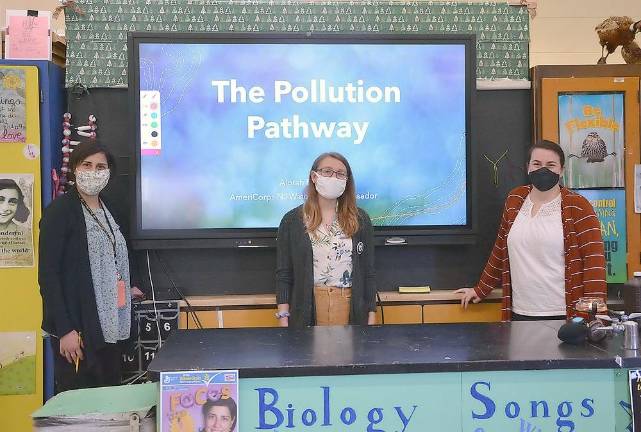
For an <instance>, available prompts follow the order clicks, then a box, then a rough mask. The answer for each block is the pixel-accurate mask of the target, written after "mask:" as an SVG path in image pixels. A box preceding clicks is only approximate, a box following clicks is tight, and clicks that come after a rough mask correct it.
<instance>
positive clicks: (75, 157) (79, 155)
mask: <svg viewBox="0 0 641 432" xmlns="http://www.w3.org/2000/svg"><path fill="white" fill-rule="evenodd" d="M97 153H102V154H104V155H105V157H106V158H107V166H108V167H109V171H110V175H111V177H113V176H115V175H116V159H115V158H114V156H113V155H112V154H111V152H110V151H109V149H107V147H105V146H104V145H102V144H100V143H99V142H97V141H92V142H83V143H80V144H78V145H77V146H76V148H75V149H74V150H73V152H72V153H71V157H70V158H69V172H68V173H67V177H68V178H69V180H74V178H75V176H74V171H76V167H77V166H78V165H80V164H81V163H82V161H84V160H85V159H87V158H88V157H89V156H92V155H95V154H97Z"/></svg>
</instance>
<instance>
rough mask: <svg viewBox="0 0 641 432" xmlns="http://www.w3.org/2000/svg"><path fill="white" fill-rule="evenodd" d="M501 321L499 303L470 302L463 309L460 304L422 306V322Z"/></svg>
mask: <svg viewBox="0 0 641 432" xmlns="http://www.w3.org/2000/svg"><path fill="white" fill-rule="evenodd" d="M497 321H501V303H500V302H498V303H489V302H488V303H479V304H471V305H469V306H468V307H467V309H465V310H464V309H463V308H462V307H461V305H460V304H435V305H424V306H423V322H424V323H463V322H497Z"/></svg>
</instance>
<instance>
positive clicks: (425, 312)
mask: <svg viewBox="0 0 641 432" xmlns="http://www.w3.org/2000/svg"><path fill="white" fill-rule="evenodd" d="M380 296H381V303H382V311H381V306H379V307H378V309H377V312H376V322H377V323H378V324H382V322H383V315H384V317H385V325H388V324H421V323H454V322H491V321H500V320H501V303H500V293H499V292H498V291H497V292H494V293H492V294H490V296H488V297H487V298H486V299H485V300H484V301H483V302H482V303H479V304H474V305H470V306H469V307H468V309H467V310H463V309H462V308H461V305H460V304H459V300H458V299H459V296H458V295H455V294H453V292H452V291H442V290H439V291H433V292H432V293H429V294H399V293H397V292H381V293H380ZM188 300H189V304H190V305H191V309H192V310H193V312H190V313H187V304H186V303H185V302H183V304H182V305H181V313H180V322H179V327H180V328H182V329H185V328H190V329H193V328H198V325H197V323H196V320H195V318H194V315H197V316H198V319H199V320H200V323H201V324H202V326H203V328H238V327H276V326H278V320H277V319H276V317H275V316H274V314H275V312H276V298H275V297H274V296H273V295H270V294H259V295H234V296H199V297H189V298H188Z"/></svg>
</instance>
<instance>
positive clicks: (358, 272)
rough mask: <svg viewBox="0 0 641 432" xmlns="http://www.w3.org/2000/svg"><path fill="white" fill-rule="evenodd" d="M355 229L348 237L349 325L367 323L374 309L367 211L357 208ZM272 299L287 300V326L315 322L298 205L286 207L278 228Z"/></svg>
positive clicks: (309, 256)
mask: <svg viewBox="0 0 641 432" xmlns="http://www.w3.org/2000/svg"><path fill="white" fill-rule="evenodd" d="M358 213H359V229H358V231H357V232H356V234H354V235H353V236H352V299H351V310H350V314H349V322H350V324H362V325H365V324H367V316H368V312H375V311H376V270H375V266H374V230H373V228H372V222H371V220H370V218H369V216H368V215H367V213H366V212H365V211H364V210H362V209H360V208H359V209H358ZM276 255H277V258H276V302H277V303H278V304H281V303H289V307H290V309H289V312H290V314H291V316H290V317H289V325H290V327H304V326H310V325H314V324H315V322H316V318H315V311H314V262H313V252H312V242H311V240H310V239H309V235H308V234H307V231H306V230H305V224H304V223H303V212H302V206H299V207H296V208H295V209H293V210H290V211H289V212H288V213H287V214H286V215H285V216H283V219H282V220H281V222H280V226H279V227H278V240H277V254H276Z"/></svg>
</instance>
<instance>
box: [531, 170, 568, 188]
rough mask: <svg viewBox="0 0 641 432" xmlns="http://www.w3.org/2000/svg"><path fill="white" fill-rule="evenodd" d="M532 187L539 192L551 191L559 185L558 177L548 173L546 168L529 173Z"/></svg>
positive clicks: (550, 172) (553, 173)
mask: <svg viewBox="0 0 641 432" xmlns="http://www.w3.org/2000/svg"><path fill="white" fill-rule="evenodd" d="M528 177H529V178H530V182H531V183H532V185H533V186H534V187H535V188H537V189H538V190H540V191H541V192H545V191H548V190H550V189H552V188H553V187H554V186H556V185H557V184H558V183H559V177H560V176H559V175H558V174H557V173H555V172H552V171H550V170H549V169H548V168H546V167H543V168H539V169H538V170H536V171H530V173H529V174H528Z"/></svg>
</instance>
